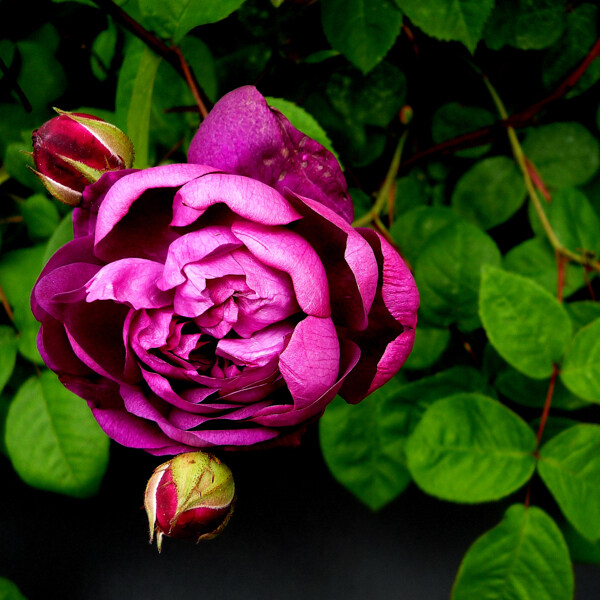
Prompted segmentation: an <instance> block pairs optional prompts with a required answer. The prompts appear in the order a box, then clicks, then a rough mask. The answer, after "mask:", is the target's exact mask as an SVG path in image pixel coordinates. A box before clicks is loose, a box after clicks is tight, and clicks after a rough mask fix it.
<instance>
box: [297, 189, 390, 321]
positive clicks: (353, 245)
mask: <svg viewBox="0 0 600 600" xmlns="http://www.w3.org/2000/svg"><path fill="white" fill-rule="evenodd" d="M289 200H290V202H291V203H292V205H293V206H294V207H295V208H296V210H297V211H298V212H299V213H300V214H301V215H302V216H303V217H304V218H303V219H302V220H301V221H299V222H298V223H297V225H296V227H295V231H296V232H297V233H299V234H300V235H302V237H304V238H305V239H306V240H307V241H308V243H309V244H310V246H311V247H313V248H314V249H315V251H316V252H317V253H318V255H319V256H320V258H321V260H322V262H323V264H324V265H325V271H326V272H327V276H328V279H329V287H330V293H331V307H332V313H333V316H334V319H335V322H336V324H337V325H342V326H346V327H351V328H352V329H365V328H366V327H367V323H368V314H369V310H370V308H371V305H372V304H373V299H374V298H375V292H376V290H377V281H378V278H379V269H378V266H377V260H376V258H375V255H374V254H373V250H372V248H371V247H370V245H369V244H368V242H366V241H365V239H364V238H363V237H362V236H361V235H360V234H359V233H358V232H357V231H356V230H355V229H353V228H352V227H351V226H350V225H348V223H346V222H345V221H344V220H343V219H341V218H340V217H339V216H338V215H336V214H335V213H334V212H333V211H331V210H329V209H328V208H327V207H326V206H323V205H321V204H319V203H318V202H315V201H313V200H310V199H309V198H302V197H300V196H290V198H289Z"/></svg>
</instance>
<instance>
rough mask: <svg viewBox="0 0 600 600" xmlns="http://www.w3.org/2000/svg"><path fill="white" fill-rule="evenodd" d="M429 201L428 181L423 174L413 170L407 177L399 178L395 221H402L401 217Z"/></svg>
mask: <svg viewBox="0 0 600 600" xmlns="http://www.w3.org/2000/svg"><path fill="white" fill-rule="evenodd" d="M428 199H429V195H428V189H427V181H426V178H425V175H424V174H423V173H421V172H420V171H418V170H417V169H413V170H411V172H410V173H409V174H408V175H406V176H405V177H399V178H398V179H396V191H395V194H394V220H396V219H400V220H401V221H402V219H403V217H402V216H401V215H404V214H405V213H406V212H408V211H409V210H412V209H413V208H417V207H418V206H423V205H425V204H427V201H428Z"/></svg>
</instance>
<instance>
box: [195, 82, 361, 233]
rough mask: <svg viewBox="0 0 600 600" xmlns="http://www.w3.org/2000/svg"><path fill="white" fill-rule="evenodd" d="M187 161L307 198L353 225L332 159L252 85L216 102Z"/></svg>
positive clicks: (342, 182)
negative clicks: (244, 176) (206, 165)
mask: <svg viewBox="0 0 600 600" xmlns="http://www.w3.org/2000/svg"><path fill="white" fill-rule="evenodd" d="M188 159H189V161H190V162H196V163H202V164H209V165H213V166H214V167H217V168H219V169H221V170H223V171H227V172H229V173H236V174H239V175H246V176H248V177H252V178H253V179H257V180H259V181H262V182H264V183H266V184H268V185H270V186H272V187H274V188H275V189H277V190H279V191H281V192H284V191H286V190H292V191H294V192H296V193H298V194H302V195H303V196H309V197H311V198H314V199H315V200H317V201H318V202H321V203H322V204H324V205H325V206H328V207H329V208H331V209H332V210H333V211H335V212H336V213H337V214H339V215H340V216H341V217H342V218H343V219H344V220H345V221H347V222H348V223H351V222H352V218H353V213H354V210H353V207H352V200H351V198H350V196H349V195H348V190H347V187H346V181H345V179H344V175H343V173H342V171H341V169H340V165H339V163H338V162H337V160H336V158H335V157H334V156H333V154H331V152H329V151H328V150H326V149H325V148H324V147H323V146H322V145H321V144H319V143H318V142H316V141H315V140H313V139H311V138H309V137H308V136H306V135H305V134H303V133H302V132H301V131H298V130H297V129H296V128H295V127H294V126H293V125H292V124H291V123H290V122H289V121H288V120H287V119H286V118H285V117H284V116H283V115H282V114H281V113H280V112H279V111H278V110H275V109H273V108H271V107H269V105H268V104H267V102H266V100H265V99H264V98H263V96H262V95H261V94H260V93H259V92H258V90H257V89H256V88H254V87H251V86H245V87H241V88H238V89H237V90H234V91H232V92H230V93H229V94H227V95H225V96H224V97H223V98H221V99H220V100H219V102H217V104H216V105H215V107H214V108H213V109H212V110H211V112H210V114H209V115H208V117H206V119H204V121H203V122H202V124H201V125H200V129H199V130H198V132H197V133H196V135H195V136H194V139H193V140H192V143H191V144H190V149H189V153H188Z"/></svg>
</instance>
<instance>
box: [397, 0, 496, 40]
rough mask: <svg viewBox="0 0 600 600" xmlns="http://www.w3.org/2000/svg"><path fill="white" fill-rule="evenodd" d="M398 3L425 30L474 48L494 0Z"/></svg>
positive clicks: (419, 0) (430, 0) (399, 1)
mask: <svg viewBox="0 0 600 600" xmlns="http://www.w3.org/2000/svg"><path fill="white" fill-rule="evenodd" d="M396 4H397V5H398V6H399V7H400V8H401V9H402V10H403V11H404V12H405V13H406V16H407V17H408V18H409V19H410V20H411V21H412V22H413V23H414V24H415V25H417V26H418V27H420V28H421V29H422V30H423V31H424V32H425V33H426V34H428V35H431V36H433V37H435V38H438V39H440V40H458V41H459V42H462V43H463V44H464V45H465V46H466V47H467V48H468V49H469V50H470V51H471V52H473V51H474V50H475V47H476V46H477V43H478V42H479V40H480V39H481V34H482V31H483V26H484V24H485V22H486V20H487V18H488V17H489V15H490V12H491V10H492V8H493V6H494V1H493V0H396Z"/></svg>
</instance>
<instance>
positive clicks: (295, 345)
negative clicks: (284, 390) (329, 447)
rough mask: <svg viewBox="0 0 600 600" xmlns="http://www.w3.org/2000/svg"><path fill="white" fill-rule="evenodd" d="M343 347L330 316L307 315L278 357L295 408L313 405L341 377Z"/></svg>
mask: <svg viewBox="0 0 600 600" xmlns="http://www.w3.org/2000/svg"><path fill="white" fill-rule="evenodd" d="M339 369H340V346H339V342H338V338H337V333H336V331H335V326H334V324H333V321H332V320H331V318H330V317H327V318H324V319H322V318H319V317H312V316H308V317H306V319H304V320H303V321H301V322H300V323H298V325H297V326H296V329H295V330H294V333H293V334H292V337H291V339H290V342H289V344H288V345H287V348H286V349H285V350H284V351H283V352H282V353H281V356H280V357H279V370H280V371H281V374H282V375H283V378H284V379H285V382H286V384H287V386H288V389H289V390H290V392H291V394H292V397H293V398H294V408H295V409H301V408H304V407H305V406H307V405H309V404H312V403H313V402H314V401H315V400H316V399H317V398H319V397H320V396H321V395H322V394H323V393H324V392H325V391H326V390H327V389H328V388H329V387H331V386H332V385H333V384H334V383H335V381H336V380H337V378H338V372H339Z"/></svg>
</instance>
